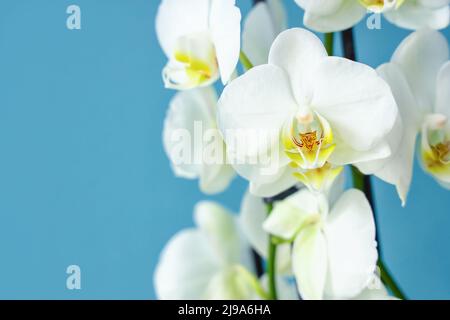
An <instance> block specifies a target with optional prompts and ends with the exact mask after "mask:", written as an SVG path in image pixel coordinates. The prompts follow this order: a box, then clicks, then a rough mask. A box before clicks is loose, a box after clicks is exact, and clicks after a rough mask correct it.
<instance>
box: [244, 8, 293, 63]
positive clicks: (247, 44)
mask: <svg viewBox="0 0 450 320" xmlns="http://www.w3.org/2000/svg"><path fill="white" fill-rule="evenodd" d="M286 27H287V21H286V12H285V9H284V7H283V4H282V2H281V1H280V0H267V1H262V2H259V3H257V4H256V5H255V6H254V7H253V8H252V9H251V11H250V12H249V14H248V15H247V17H246V19H245V21H244V28H243V31H242V50H243V51H244V53H245V54H246V55H247V57H248V58H249V59H250V61H251V62H252V64H253V65H254V66H257V65H261V64H265V63H267V59H268V56H269V51H270V46H271V45H272V43H273V41H274V40H275V38H276V37H277V36H278V34H280V33H281V32H282V31H284V30H285V29H286Z"/></svg>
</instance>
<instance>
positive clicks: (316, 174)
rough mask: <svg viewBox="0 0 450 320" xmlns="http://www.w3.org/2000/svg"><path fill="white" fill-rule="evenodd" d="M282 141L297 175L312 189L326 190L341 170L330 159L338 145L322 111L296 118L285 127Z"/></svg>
mask: <svg viewBox="0 0 450 320" xmlns="http://www.w3.org/2000/svg"><path fill="white" fill-rule="evenodd" d="M281 141H282V144H283V147H284V152H285V154H286V155H287V156H288V158H289V159H290V160H291V163H290V166H291V167H293V168H295V169H297V170H296V172H295V173H294V176H295V177H296V178H297V179H298V180H299V181H300V182H302V183H303V184H305V185H306V186H307V187H308V188H309V189H310V190H312V191H324V190H326V189H327V188H328V187H329V186H331V184H332V183H333V181H334V180H335V179H336V177H337V176H338V175H339V174H340V173H341V172H342V169H343V168H342V167H334V166H333V165H331V164H330V163H329V162H328V159H329V158H330V156H331V155H332V153H333V152H334V150H335V148H336V145H335V144H334V143H333V131H332V129H331V126H330V124H329V122H328V121H327V120H326V119H325V118H323V117H322V116H320V115H319V114H317V113H314V114H311V115H310V116H309V117H307V116H302V118H301V119H299V117H298V116H297V117H294V118H293V119H292V120H291V122H290V123H288V124H287V125H286V126H285V127H284V128H283V133H282V137H281Z"/></svg>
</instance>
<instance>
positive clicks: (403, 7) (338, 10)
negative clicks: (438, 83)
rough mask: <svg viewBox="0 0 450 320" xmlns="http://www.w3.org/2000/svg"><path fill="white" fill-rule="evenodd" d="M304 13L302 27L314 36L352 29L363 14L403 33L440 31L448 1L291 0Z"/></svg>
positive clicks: (444, 24)
mask: <svg viewBox="0 0 450 320" xmlns="http://www.w3.org/2000/svg"><path fill="white" fill-rule="evenodd" d="M295 2H296V3H297V4H298V5H299V6H300V7H301V8H302V9H304V10H305V15H304V24H305V26H307V27H308V28H311V29H313V30H315V31H318V32H336V31H342V30H345V29H348V28H351V27H353V26H354V25H355V24H357V23H358V22H359V21H361V20H362V19H363V18H364V16H365V15H366V13H367V12H369V13H383V14H384V16H385V18H386V19H387V20H388V21H390V22H391V23H393V24H395V25H397V26H399V27H402V28H406V29H411V30H416V29H420V28H425V27H428V28H432V29H443V28H446V27H447V26H448V25H449V21H450V9H449V3H450V0H295Z"/></svg>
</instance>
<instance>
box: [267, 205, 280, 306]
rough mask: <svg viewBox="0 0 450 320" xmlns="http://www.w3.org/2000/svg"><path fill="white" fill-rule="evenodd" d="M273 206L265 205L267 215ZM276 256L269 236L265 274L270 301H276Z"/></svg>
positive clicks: (275, 247) (274, 245) (275, 250)
mask: <svg viewBox="0 0 450 320" xmlns="http://www.w3.org/2000/svg"><path fill="white" fill-rule="evenodd" d="M272 209H273V204H271V203H270V204H267V212H268V215H270V213H271V212H272ZM276 255H277V245H276V244H275V243H274V242H273V241H272V236H269V256H268V258H267V274H268V277H269V296H270V299H271V300H277V299H278V294H277V279H276V277H277V276H276Z"/></svg>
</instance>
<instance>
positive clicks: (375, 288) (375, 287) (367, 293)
mask: <svg viewBox="0 0 450 320" xmlns="http://www.w3.org/2000/svg"><path fill="white" fill-rule="evenodd" d="M353 300H398V299H396V298H394V297H391V296H389V293H388V291H387V290H386V288H385V286H384V285H383V282H381V280H380V278H379V277H378V276H376V275H374V276H373V279H372V281H371V283H370V284H369V286H368V287H367V288H366V289H364V291H363V292H362V293H360V294H359V295H358V296H356V297H355V298H353Z"/></svg>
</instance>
